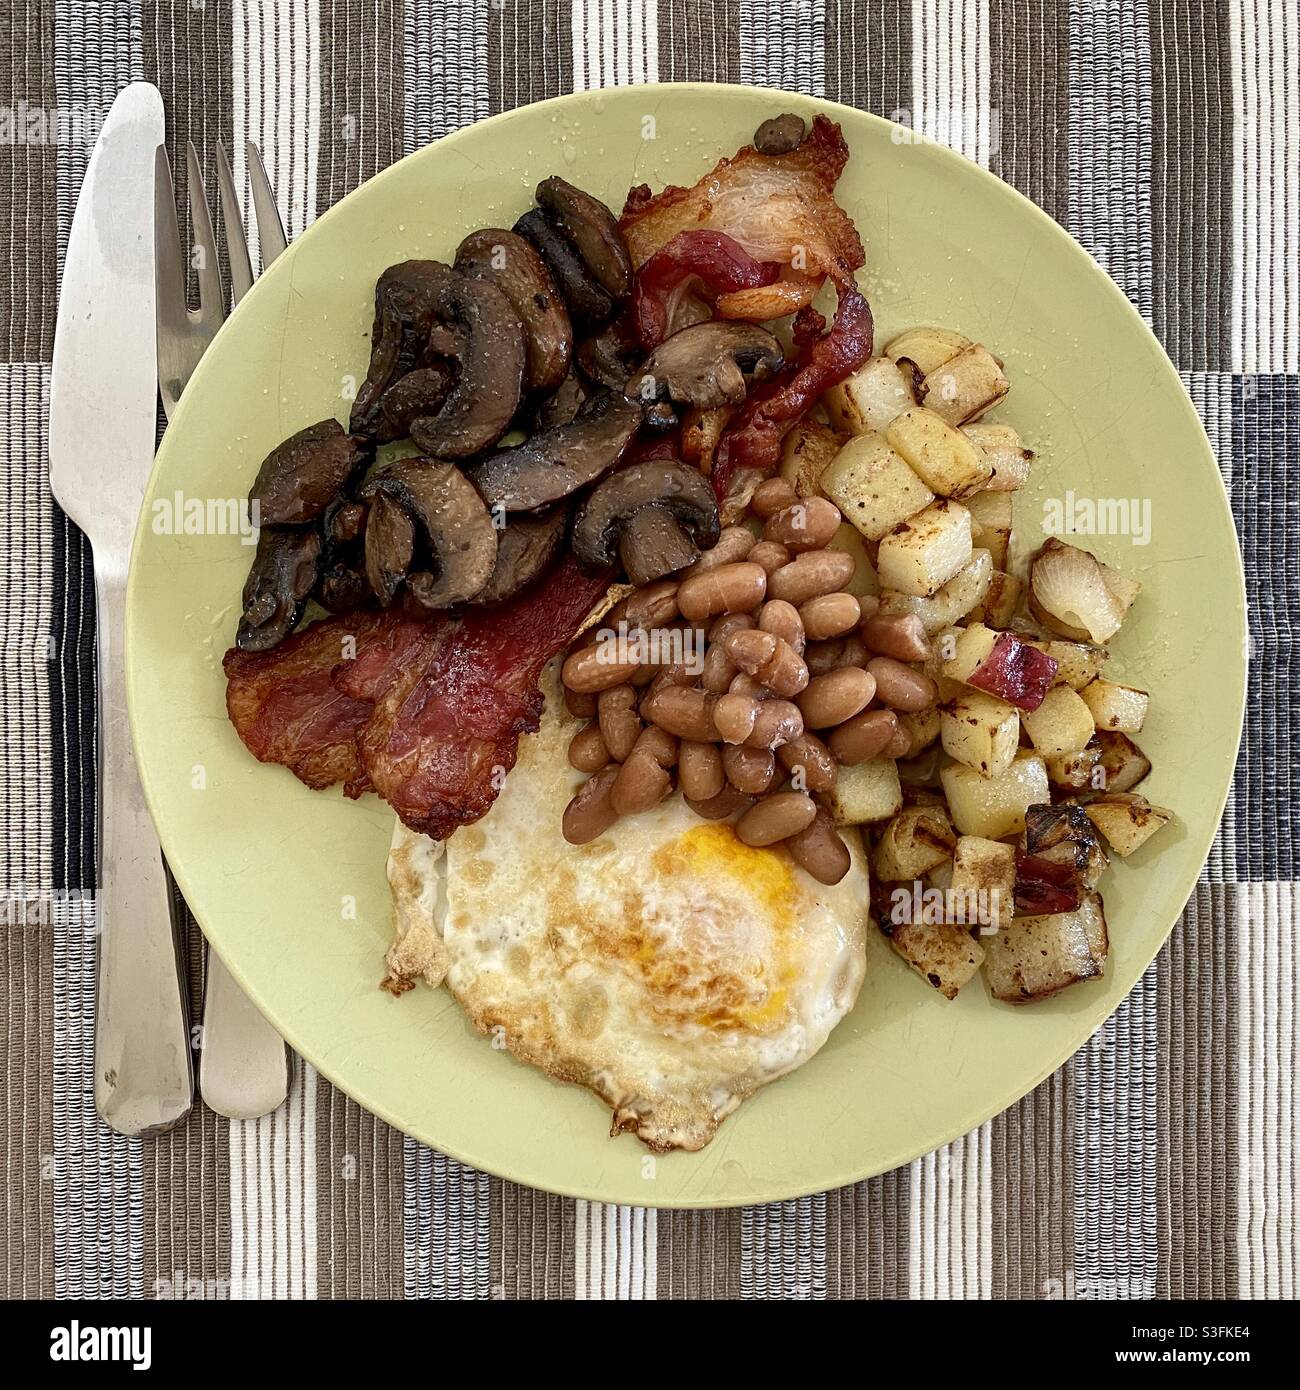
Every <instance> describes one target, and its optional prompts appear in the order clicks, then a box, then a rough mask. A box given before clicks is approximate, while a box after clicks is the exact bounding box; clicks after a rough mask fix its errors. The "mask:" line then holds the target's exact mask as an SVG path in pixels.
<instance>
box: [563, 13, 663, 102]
mask: <svg viewBox="0 0 1300 1390" xmlns="http://www.w3.org/2000/svg"><path fill="white" fill-rule="evenodd" d="M571 18H572V31H573V90H574V91H575V92H585V91H590V90H592V89H594V88H597V87H626V86H629V85H630V84H633V83H638V82H658V80H659V3H658V0H573V10H572V16H571Z"/></svg>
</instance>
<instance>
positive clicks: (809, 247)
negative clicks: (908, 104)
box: [619, 116, 865, 284]
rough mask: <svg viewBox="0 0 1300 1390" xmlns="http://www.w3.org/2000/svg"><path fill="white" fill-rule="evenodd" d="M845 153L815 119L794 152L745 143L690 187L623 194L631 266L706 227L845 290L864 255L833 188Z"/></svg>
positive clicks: (831, 127)
mask: <svg viewBox="0 0 1300 1390" xmlns="http://www.w3.org/2000/svg"><path fill="white" fill-rule="evenodd" d="M848 158H849V147H848V145H847V144H846V143H845V141H844V136H843V134H842V133H841V131H840V128H839V126H838V125H836V124H835V122H834V121H831V120H828V119H827V118H826V117H825V116H816V117H814V119H813V123H812V129H811V130H810V131H809V132H808V135H807V137H806V138H805V139H804V141H803V143H802V144H801V145H800V146H799V147H798V149H795V150H791V151H790V152H789V153H788V154H780V155H769V154H760V153H759V152H758V151H757V150H756V149H754V147H753V146H752V145H745V146H744V147H743V148H742V149H740V150H739V151H738V152H737V153H736V154H735V155H734V156H733V157H732V158H731V159H723V160H720V161H719V162H718V164H717V165H716V166H715V167H714V169H713V170H712V171H711V172H710V173H708V174H706V175H705V176H704V177H703V178H702V179H700V180H699V181H698V182H697V183H695V184H694V185H692V187H690V188H680V187H676V186H670V187H668V188H665V189H664V190H663V192H661V193H657V194H654V195H652V194H651V193H650V190H649V188H647V187H646V186H645V185H641V186H639V187H637V188H634V189H633V190H632V191H631V193H629V194H628V198H627V202H626V204H625V205H624V208H623V215H622V217H621V218H620V220H619V226H620V227H621V228H622V231H623V235H624V237H625V238H626V240H627V245H628V250H629V251H630V252H631V254H632V262H633V264H634V265H637V266H640V265H643V264H644V263H645V262H646V261H648V260H649V259H650V257H651V256H653V255H654V254H655V252H657V251H659V250H661V249H662V248H663V247H665V246H666V245H667V244H668V243H669V242H670V241H671V240H672V239H673V237H675V236H676V235H677V234H678V233H679V232H685V231H690V230H692V229H698V228H711V229H713V230H714V231H719V232H725V233H726V234H727V235H728V236H730V237H732V238H734V239H735V240H736V241H738V242H739V243H740V245H741V246H742V247H743V248H744V249H745V250H746V251H747V252H748V253H749V254H750V255H751V256H752V257H753V258H754V259H755V260H756V261H778V262H780V263H781V264H782V265H786V266H790V267H791V268H792V269H794V270H796V271H798V272H799V273H800V274H801V275H805V276H807V277H809V278H811V279H814V280H822V279H825V277H826V276H828V275H829V276H830V277H831V278H832V279H833V280H835V282H836V283H837V284H848V283H850V282H851V280H852V278H853V272H854V271H855V270H858V269H859V268H860V267H861V266H862V264H863V262H864V260H865V257H864V255H863V251H862V241H861V239H860V238H859V236H858V233H857V229H856V228H855V227H854V225H853V223H852V221H851V220H850V219H849V217H848V215H847V214H846V213H845V212H844V210H843V209H842V208H840V207H839V206H838V205H837V204H836V202H835V197H834V193H835V184H836V182H837V181H838V179H839V177H840V175H841V174H842V173H843V172H844V166H845V164H846V163H847V162H848Z"/></svg>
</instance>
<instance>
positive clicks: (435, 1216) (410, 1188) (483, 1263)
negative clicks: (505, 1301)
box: [403, 1137, 492, 1299]
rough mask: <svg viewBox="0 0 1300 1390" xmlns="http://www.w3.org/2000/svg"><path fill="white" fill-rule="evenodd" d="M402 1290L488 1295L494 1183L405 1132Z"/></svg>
mask: <svg viewBox="0 0 1300 1390" xmlns="http://www.w3.org/2000/svg"><path fill="white" fill-rule="evenodd" d="M403 1158H404V1166H405V1200H404V1209H403V1218H404V1219H403V1227H404V1231H405V1245H404V1253H405V1293H406V1297H407V1298H437V1299H444V1298H447V1299H482V1298H490V1297H491V1296H492V1266H491V1224H492V1218H491V1208H492V1189H491V1183H490V1180H489V1178H488V1176H487V1174H486V1173H479V1172H477V1171H476V1170H475V1169H473V1168H467V1167H466V1166H465V1165H464V1164H463V1163H457V1162H456V1160H455V1159H454V1158H445V1157H444V1156H443V1155H442V1154H440V1153H434V1151H433V1150H432V1149H426V1148H425V1146H424V1145H423V1144H418V1143H416V1141H415V1140H414V1139H411V1138H409V1137H408V1138H407V1139H406V1140H405V1145H404V1148H403Z"/></svg>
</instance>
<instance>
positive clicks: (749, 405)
mask: <svg viewBox="0 0 1300 1390" xmlns="http://www.w3.org/2000/svg"><path fill="white" fill-rule="evenodd" d="M812 312H813V311H811V310H805V311H804V313H805V314H811V313H812ZM807 327H808V324H807V323H805V324H800V323H799V322H798V320H796V323H795V337H796V341H800V342H802V343H804V344H805V346H804V350H803V352H802V354H801V357H800V359H799V360H798V361H797V362H795V363H793V364H791V365H789V366H787V367H786V368H785V369H783V370H782V371H781V372H779V373H778V374H777V375H776V376H775V377H773V378H772V380H771V381H768V382H763V383H762V384H761V385H759V386H755V387H753V388H752V389H751V390H750V393H749V398H748V400H746V402H745V404H744V405H743V406H741V408H740V410H739V411H738V412H737V414H736V417H735V419H733V420H732V422H731V424H730V425H728V427H727V430H726V432H725V433H724V434H723V436H722V442H721V444H720V445H719V446H718V452H717V461H716V462H715V464H714V468H713V474H712V481H713V490H714V492H715V493H716V494H717V497H718V500H719V501H720V502H723V501H725V500H726V498H727V495H728V493H729V492H730V491H731V487H732V484H733V481H734V479H735V476H736V474H737V473H738V472H739V471H740V470H742V469H752V470H754V471H755V472H757V473H762V474H767V473H771V472H772V471H773V470H774V469H775V468H776V466H777V464H778V463H780V461H781V441H782V439H784V438H785V436H786V434H787V433H788V431H789V430H790V429H791V428H793V426H794V425H795V424H796V423H797V422H798V421H799V420H800V419H801V418H802V417H803V416H804V415H806V414H807V413H808V411H810V410H811V409H812V408H813V406H814V405H816V403H817V400H818V398H819V397H820V396H821V395H822V393H823V392H825V391H828V390H829V389H830V388H831V387H832V386H835V385H837V384H838V383H839V382H841V381H843V380H844V379H845V378H846V377H850V376H852V375H853V373H854V372H856V371H857V370H858V368H859V367H861V366H862V365H863V363H865V362H866V360H867V359H868V358H869V357H870V356H871V350H872V344H873V341H874V336H875V330H874V325H873V323H872V318H871V306H870V305H869V304H868V303H867V301H866V299H865V298H864V297H863V295H862V294H860V293H859V292H858V291H857V290H856V289H851V288H847V287H844V288H841V290H840V302H839V307H838V308H837V309H836V311H835V322H834V323H833V324H832V325H831V331H830V332H829V333H827V334H825V335H824V336H822V337H818V338H814V339H812V340H811V341H809V340H808V338H807V333H806V329H807Z"/></svg>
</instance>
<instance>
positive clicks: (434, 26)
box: [403, 0, 527, 154]
mask: <svg viewBox="0 0 1300 1390" xmlns="http://www.w3.org/2000/svg"><path fill="white" fill-rule="evenodd" d="M404 43H405V47H406V61H405V63H404V65H403V85H404V88H405V98H406V119H405V132H406V135H405V139H406V152H407V154H410V153H411V151H412V150H418V149H421V148H423V147H424V146H425V145H427V144H428V143H429V142H430V141H431V140H437V139H439V138H440V137H441V136H443V135H447V134H448V133H449V132H451V131H453V130H459V129H460V127H461V126H463V125H469V124H470V123H471V122H472V121H478V120H482V119H483V118H484V117H485V116H486V115H487V114H488V6H487V5H484V4H482V3H481V2H480V0H406V8H405V31H404ZM511 58H512V60H518V61H522V62H526V61H527V55H525V54H512V55H511Z"/></svg>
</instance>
